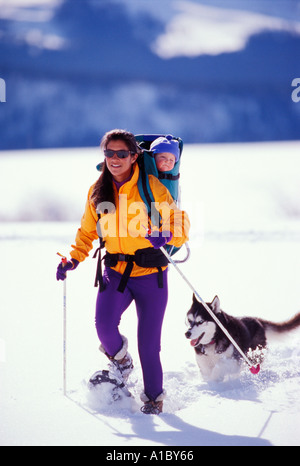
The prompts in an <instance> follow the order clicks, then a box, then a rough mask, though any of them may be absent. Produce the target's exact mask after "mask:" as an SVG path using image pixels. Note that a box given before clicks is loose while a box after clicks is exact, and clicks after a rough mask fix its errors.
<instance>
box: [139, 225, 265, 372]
mask: <svg viewBox="0 0 300 466" xmlns="http://www.w3.org/2000/svg"><path fill="white" fill-rule="evenodd" d="M148 233H149V232H148ZM150 233H151V232H150ZM160 250H161V252H162V253H163V254H164V255H165V256H166V258H167V259H168V261H169V262H170V263H171V264H172V265H173V267H175V269H176V270H177V272H178V273H179V275H180V276H181V278H183V280H184V281H185V282H186V283H187V285H188V286H189V287H190V288H191V290H192V291H193V293H194V294H195V296H196V298H197V299H198V301H199V302H200V303H201V304H202V305H203V307H204V308H205V310H206V311H207V312H208V313H209V314H210V316H211V317H212V318H213V319H214V321H215V322H216V324H217V325H218V326H219V327H220V329H221V330H222V331H223V332H224V334H225V335H226V337H227V338H228V340H229V341H230V342H231V343H232V344H233V346H234V347H235V348H236V349H237V351H238V352H239V353H240V355H241V356H242V358H243V359H244V360H245V361H246V363H247V364H248V366H249V367H250V372H251V374H258V373H259V371H260V365H259V364H257V366H256V367H255V366H253V364H252V362H251V361H250V359H249V358H248V357H247V356H246V355H245V353H244V352H243V351H242V349H241V348H240V347H239V345H238V344H237V342H236V341H235V340H234V339H233V338H232V336H231V335H230V333H229V332H228V331H227V329H226V328H225V327H224V325H223V324H222V322H220V320H219V319H218V318H217V316H216V315H215V314H214V312H213V311H212V310H211V309H210V307H209V306H208V305H207V304H206V302H205V301H204V300H203V299H202V298H201V296H200V295H199V293H198V292H197V291H196V289H195V288H194V287H193V285H192V284H191V283H190V281H189V280H188V279H187V278H186V276H185V275H184V274H183V273H182V271H181V270H180V268H179V267H178V265H177V264H176V262H175V261H173V259H172V257H171V256H170V255H169V254H168V252H167V251H166V250H165V249H164V248H163V247H161V248H160Z"/></svg>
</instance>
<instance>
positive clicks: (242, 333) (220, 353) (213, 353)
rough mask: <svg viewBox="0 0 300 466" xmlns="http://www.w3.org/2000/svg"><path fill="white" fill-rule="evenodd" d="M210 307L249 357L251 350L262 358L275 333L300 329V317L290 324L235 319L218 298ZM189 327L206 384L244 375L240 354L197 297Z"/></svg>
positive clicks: (245, 318) (188, 323)
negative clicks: (221, 306)
mask: <svg viewBox="0 0 300 466" xmlns="http://www.w3.org/2000/svg"><path fill="white" fill-rule="evenodd" d="M207 305H208V306H209V308H210V309H211V310H212V311H213V312H214V314H215V315H216V316H217V318H218V319H219V321H220V322H221V323H222V324H223V325H224V327H225V328H226V330H227V331H228V332H229V334H230V335H231V336H232V337H233V338H234V340H235V341H236V343H237V344H238V345H239V347H240V348H241V350H242V351H243V352H244V353H245V354H247V353H250V352H251V350H252V351H253V352H255V351H257V350H259V351H260V352H261V355H262V354H263V349H264V348H266V346H267V339H268V338H269V337H270V334H271V333H273V334H274V333H276V334H281V333H284V332H289V331H291V330H294V329H295V328H297V327H298V326H300V313H298V314H296V315H295V316H294V317H293V318H292V319H290V320H288V321H286V322H283V323H274V322H269V321H267V320H263V319H256V318H252V317H243V318H236V317H232V316H230V315H228V314H226V313H225V312H223V311H222V310H221V308H220V300H219V298H218V296H216V297H215V298H214V300H213V301H212V302H211V303H207ZM187 325H188V327H189V329H188V331H187V332H186V334H185V336H186V338H188V339H189V340H191V346H193V348H194V349H195V352H196V361H197V364H198V366H199V368H200V372H201V374H202V377H203V379H204V380H205V381H222V380H224V378H225V377H226V375H232V374H234V373H238V372H239V371H240V369H241V356H240V354H239V352H238V351H237V350H236V349H235V347H234V346H233V345H232V343H231V342H230V341H229V340H228V338H227V337H226V336H225V334H224V333H223V331H222V330H221V329H220V328H219V326H218V325H217V324H216V323H215V321H214V320H213V318H212V316H211V315H210V314H209V313H208V312H207V310H206V309H205V308H204V306H203V305H202V304H201V303H200V302H199V301H198V300H197V298H196V297H195V295H194V296H193V304H192V307H191V309H190V310H189V311H188V313H187ZM260 362H261V361H260Z"/></svg>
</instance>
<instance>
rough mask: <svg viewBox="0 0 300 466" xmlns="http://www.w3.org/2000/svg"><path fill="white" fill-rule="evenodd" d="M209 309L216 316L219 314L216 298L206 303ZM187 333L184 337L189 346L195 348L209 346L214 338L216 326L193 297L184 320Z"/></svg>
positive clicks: (218, 302)
mask: <svg viewBox="0 0 300 466" xmlns="http://www.w3.org/2000/svg"><path fill="white" fill-rule="evenodd" d="M207 305H208V306H209V308H210V309H211V310H212V311H213V312H214V313H215V314H216V313H218V312H220V300H219V298H218V296H216V297H215V298H214V300H213V301H212V303H207ZM186 323H187V326H188V331H187V332H186V334H185V336H186V338H187V339H188V340H191V345H192V346H193V347H194V348H197V346H199V345H209V344H210V343H211V342H212V341H213V340H214V337H215V334H216V330H217V325H216V323H215V322H214V320H213V318H212V317H211V315H210V314H209V313H208V312H207V310H206V309H205V308H204V306H203V305H202V304H201V303H200V302H199V301H198V300H197V298H196V297H195V295H194V296H193V304H192V307H191V309H190V310H189V312H188V313H187V320H186Z"/></svg>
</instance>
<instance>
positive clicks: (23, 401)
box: [0, 142, 300, 447]
mask: <svg viewBox="0 0 300 466" xmlns="http://www.w3.org/2000/svg"><path fill="white" fill-rule="evenodd" d="M299 149H300V143H299V142H294V143H293V142H292V143H277V144H272V143H266V144H244V145H212V146H210V145H191V146H186V147H185V149H184V155H183V157H184V159H183V163H182V197H183V207H184V208H185V209H186V210H187V211H188V212H189V214H190V217H191V221H192V229H191V240H190V246H191V250H192V256H191V258H190V260H189V261H188V262H187V263H186V264H184V265H182V266H181V268H182V271H183V272H184V273H185V274H186V275H187V276H188V277H189V279H190V280H191V281H192V283H193V285H194V286H195V287H196V288H197V290H198V292H199V293H200V295H201V296H202V297H203V298H204V299H206V300H207V301H209V300H211V299H212V298H213V297H214V295H215V294H218V295H219V297H220V300H221V304H222V307H223V309H224V310H225V311H226V312H228V313H230V314H232V315H235V316H242V315H252V316H259V317H263V318H267V319H272V320H274V321H280V320H285V319H287V318H288V317H290V316H292V315H293V314H295V313H296V312H298V311H299V310H300V292H299V278H300V187H299V186H300V184H299V173H300V170H299V169H300V161H299ZM98 159H99V153H98V149H87V150H85V149H80V150H69V151H65V150H64V151H60V150H56V151H37V152H20V153H0V199H1V202H0V220H1V224H0V257H1V265H2V266H1V269H0V280H1V281H0V283H1V293H0V309H1V311H0V372H1V374H0V376H1V378H0V417H1V424H0V445H2V446H3V445H97V446H98V445H105V446H108V447H110V446H111V447H117V446H155V445H156V446H158V445H160V446H161V445H166V446H171V447H175V446H201V445H298V444H299V443H300V408H299V395H300V346H299V338H300V330H299V332H298V333H295V335H289V336H288V337H287V338H286V339H285V340H284V341H282V342H280V343H276V344H275V343H274V344H272V345H271V346H270V348H269V352H268V355H267V358H266V361H265V363H264V365H263V367H262V370H261V372H260V374H259V375H257V376H253V375H251V374H250V372H249V371H248V369H247V368H245V369H244V370H243V371H242V373H241V374H240V376H239V378H237V379H229V380H227V381H225V382H223V383H221V384H212V383H205V382H203V380H201V377H200V374H199V371H198V368H197V366H196V364H195V359H194V354H193V350H192V348H191V347H190V345H189V342H188V341H187V340H186V339H185V337H184V333H185V324H184V322H185V315H186V312H187V310H188V308H189V306H190V304H191V298H192V296H191V292H190V290H189V289H188V288H187V286H186V284H185V283H184V282H183V281H182V280H181V278H180V277H179V276H178V275H177V274H176V271H175V270H172V269H170V273H169V278H170V298H169V304H168V308H167V314H166V320H165V325H164V332H163V341H162V362H163V366H164V373H165V389H166V390H167V392H168V397H167V400H166V402H165V410H164V413H163V414H162V415H161V416H159V417H152V416H145V415H143V414H141V413H140V412H139V407H140V406H141V402H140V401H139V393H140V391H141V390H142V381H141V370H140V365H139V361H138V356H137V347H136V317H135V311H134V307H133V306H132V307H131V308H130V309H129V310H128V311H127V312H126V314H125V315H124V318H123V321H122V324H121V325H122V331H123V333H124V334H125V335H126V336H127V337H128V338H129V344H130V351H131V353H132V355H133V357H134V359H135V370H134V373H133V376H132V377H131V382H130V385H131V387H130V388H131V390H132V392H133V393H134V395H136V397H135V402H134V403H130V405H129V403H128V400H125V401H124V402H120V403H119V404H118V403H117V404H115V405H113V406H109V405H105V404H104V405H103V406H101V403H99V401H97V402H95V400H90V399H89V400H88V399H87V390H86V388H85V382H86V380H87V379H88V377H89V376H90V375H91V374H92V373H93V372H94V371H95V370H98V369H100V368H103V367H105V365H106V360H105V358H104V356H102V355H101V354H100V353H99V352H98V349H97V348H98V341H97V337H96V332H95V329H94V307H95V300H96V293H97V290H96V289H94V288H93V280H94V272H95V267H96V264H95V261H94V260H92V259H91V258H90V259H88V260H87V261H85V262H84V263H83V264H81V265H80V267H79V268H78V269H77V270H76V272H74V273H70V274H69V278H68V282H67V312H68V339H67V343H68V345H67V363H68V367H67V375H68V379H67V389H68V397H67V398H65V397H63V393H62V354H63V347H62V321H63V319H62V316H63V286H62V284H61V283H57V282H56V280H55V271H56V267H57V264H58V261H59V259H58V257H57V256H56V252H57V251H60V252H62V253H66V254H67V253H68V251H69V250H70V244H71V243H72V242H73V240H74V236H75V233H76V229H77V227H78V223H79V220H80V216H81V214H82V211H83V208H84V204H85V197H86V194H87V191H88V188H89V186H90V184H92V183H93V181H94V180H95V179H96V177H97V172H96V171H95V165H96V164H97V162H98ZM25 219H29V220H31V221H30V222H24V220H25ZM21 220H23V222H22V221H21ZM47 220H48V221H47ZM95 246H96V244H95Z"/></svg>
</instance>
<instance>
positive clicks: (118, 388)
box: [88, 370, 132, 401]
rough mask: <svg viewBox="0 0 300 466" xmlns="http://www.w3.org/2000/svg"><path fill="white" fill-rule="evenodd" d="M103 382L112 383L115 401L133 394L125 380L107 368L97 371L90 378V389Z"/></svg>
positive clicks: (112, 394) (112, 393)
mask: <svg viewBox="0 0 300 466" xmlns="http://www.w3.org/2000/svg"><path fill="white" fill-rule="evenodd" d="M103 384H107V385H108V384H111V396H112V399H113V401H118V400H120V399H122V398H124V396H126V397H131V396H132V395H131V393H130V391H129V390H128V389H127V388H126V386H125V384H124V382H122V380H120V379H118V378H117V377H116V376H115V374H113V373H111V372H110V371H106V370H102V371H98V372H95V374H94V375H93V376H92V377H91V378H90V380H89V384H88V386H89V389H90V390H93V389H97V387H99V386H101V385H103Z"/></svg>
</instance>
